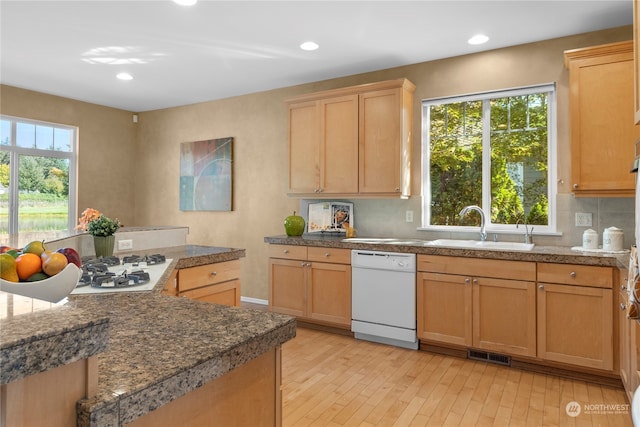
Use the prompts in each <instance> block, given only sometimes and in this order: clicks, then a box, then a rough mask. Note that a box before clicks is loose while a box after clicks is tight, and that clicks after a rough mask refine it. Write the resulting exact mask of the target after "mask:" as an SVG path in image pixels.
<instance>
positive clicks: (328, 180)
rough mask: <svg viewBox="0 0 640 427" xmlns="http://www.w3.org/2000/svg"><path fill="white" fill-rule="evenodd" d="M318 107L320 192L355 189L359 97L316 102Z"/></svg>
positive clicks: (348, 96) (343, 97) (352, 191)
mask: <svg viewBox="0 0 640 427" xmlns="http://www.w3.org/2000/svg"><path fill="white" fill-rule="evenodd" d="M318 104H319V107H320V125H321V128H320V159H322V163H321V167H320V191H321V192H329V193H355V192H357V191H358V169H357V168H355V167H354V165H355V164H356V163H357V162H358V96H357V95H347V96H341V97H338V98H330V99H323V100H320V101H318Z"/></svg>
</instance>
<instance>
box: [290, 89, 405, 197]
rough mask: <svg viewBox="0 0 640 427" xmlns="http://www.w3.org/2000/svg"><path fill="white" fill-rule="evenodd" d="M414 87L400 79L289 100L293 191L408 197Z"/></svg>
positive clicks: (291, 189) (291, 186)
mask: <svg viewBox="0 0 640 427" xmlns="http://www.w3.org/2000/svg"><path fill="white" fill-rule="evenodd" d="M414 91H415V86H414V85H413V83H411V82H409V81H408V80H406V79H399V80H390V81H385V82H379V83H371V84H365V85H360V86H353V87H347V88H342V89H335V90H330V91H324V92H317V93H312V94H308V95H303V96H298V97H296V98H292V99H289V100H288V101H287V105H288V110H289V193H290V194H296V195H305V196H308V197H322V196H325V195H332V196H335V195H344V196H358V195H366V196H369V197H370V196H402V197H408V196H409V195H410V193H411V182H410V177H411V144H412V135H411V130H412V121H413V92H414Z"/></svg>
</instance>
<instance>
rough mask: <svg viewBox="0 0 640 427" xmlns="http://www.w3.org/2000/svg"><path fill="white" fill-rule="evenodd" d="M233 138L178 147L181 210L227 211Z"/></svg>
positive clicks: (229, 205) (187, 143)
mask: <svg viewBox="0 0 640 427" xmlns="http://www.w3.org/2000/svg"><path fill="white" fill-rule="evenodd" d="M232 154H233V138H232V137H228V138H218V139H210V140H207V141H196V142H185V143H182V144H180V210H181V211H230V210H231V196H232V187H231V184H232V173H231V172H232V168H231V166H232Z"/></svg>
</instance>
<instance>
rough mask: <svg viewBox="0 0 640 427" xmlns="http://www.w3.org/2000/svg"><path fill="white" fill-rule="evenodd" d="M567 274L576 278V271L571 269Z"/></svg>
mask: <svg viewBox="0 0 640 427" xmlns="http://www.w3.org/2000/svg"><path fill="white" fill-rule="evenodd" d="M569 276H571V277H572V278H573V279H575V278H576V272H575V271H572V272H571V273H569Z"/></svg>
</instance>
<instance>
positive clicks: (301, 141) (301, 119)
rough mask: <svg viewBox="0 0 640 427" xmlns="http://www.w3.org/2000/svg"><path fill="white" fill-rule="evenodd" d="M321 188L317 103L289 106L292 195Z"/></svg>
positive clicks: (290, 189) (290, 181) (290, 185)
mask: <svg viewBox="0 0 640 427" xmlns="http://www.w3.org/2000/svg"><path fill="white" fill-rule="evenodd" d="M319 186H320V127H319V110H318V104H317V102H316V101H309V102H301V103H298V104H291V105H289V192H291V193H314V192H317V190H318V189H319Z"/></svg>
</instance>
